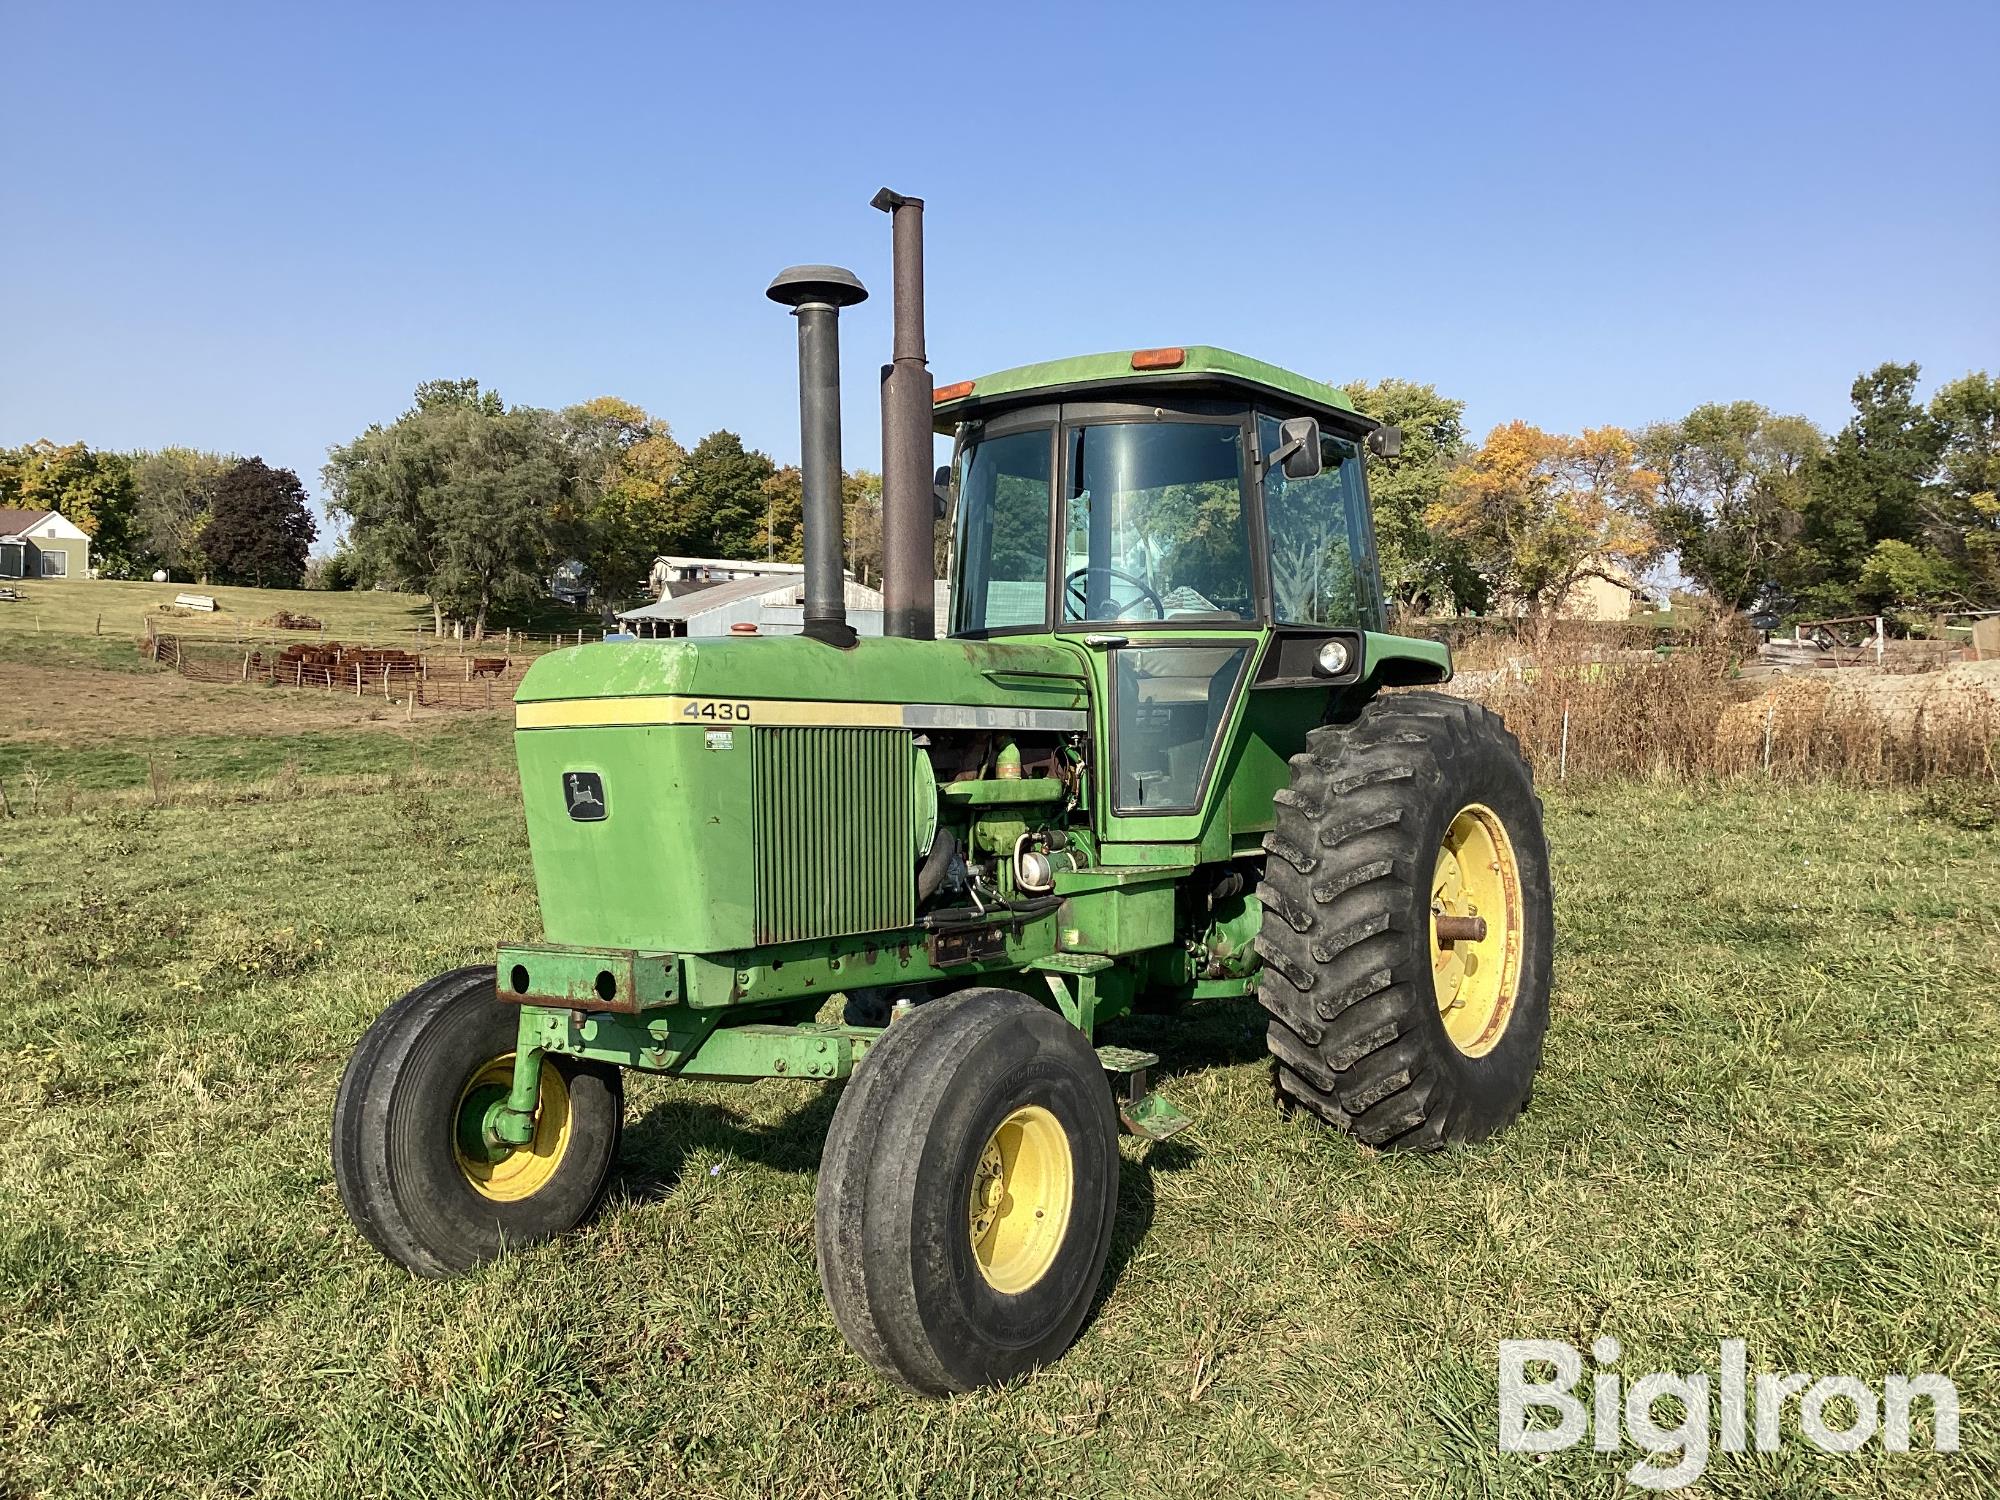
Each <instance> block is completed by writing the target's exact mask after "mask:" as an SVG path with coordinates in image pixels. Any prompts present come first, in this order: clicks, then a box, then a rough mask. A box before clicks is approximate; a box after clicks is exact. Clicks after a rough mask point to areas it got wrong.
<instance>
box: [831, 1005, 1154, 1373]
mask: <svg viewBox="0 0 2000 1500" xmlns="http://www.w3.org/2000/svg"><path fill="white" fill-rule="evenodd" d="M1024 1103H1037V1104H1041V1105H1043V1106H1044V1107H1045V1108H1048V1109H1050V1111H1051V1112H1052V1113H1053V1114H1055V1116H1056V1118H1057V1119H1058V1120H1059V1121H1061V1123H1062V1124H1063V1126H1064V1129H1065V1131H1066V1133H1067V1135H1068V1137H1069V1143H1070V1151H1071V1159H1072V1163H1073V1169H1074V1197H1073V1201H1072V1205H1071V1210H1070V1212H1071V1219H1070V1228H1069V1231H1068V1233H1067V1234H1066V1235H1065V1237H1064V1240H1063V1243H1062V1245H1061V1247H1060V1248H1059V1249H1058V1251H1057V1252H1056V1258H1055V1261H1054V1262H1053V1263H1052V1264H1051V1265H1050V1267H1049V1269H1048V1271H1047V1272H1046V1273H1045V1274H1044V1276H1043V1277H1042V1278H1041V1280H1040V1281H1038V1282H1036V1283H1035V1285H1034V1286H1032V1287H1030V1288H1028V1289H1027V1290H1025V1291H1024V1292H1022V1293H1020V1294H1018V1295H1016V1296H1006V1295H1004V1294H1001V1293H999V1292H996V1291H994V1290H993V1289H992V1288H991V1287H989V1286H987V1285H986V1283H985V1281H984V1278H983V1276H982V1274H981V1272H980V1271H979V1269H978V1267H977V1265H976V1263H974V1262H973V1260H972V1256H971V1245H970V1242H969V1240H968V1239H967V1237H966V1233H965V1217H964V1216H965V1207H964V1205H965V1203H966V1195H967V1193H968V1191H969V1188H970V1172H971V1169H972V1166H973V1165H974V1164H975V1163H976V1161H977V1159H978V1156H979V1152H980V1150H981V1149H982V1148H983V1147H984V1145H985V1143H986V1140H987V1138H988V1137H989V1136H990V1135H991V1134H992V1131H993V1129H994V1128H995V1127H997V1125H998V1124H999V1122H1000V1120H1001V1119H1003V1118H1004V1117H1005V1116H1006V1115H1007V1114H1009V1113H1011V1112H1012V1111H1013V1110H1014V1109H1015V1108H1017V1107H1019V1106H1020V1105H1021V1104H1024ZM1118 1160H1119V1158H1118V1118H1117V1111H1116V1109H1115V1107H1114V1106H1113V1103H1112V1099H1111V1089H1110V1084H1109V1081H1108V1079H1107V1078H1106V1077H1105V1074H1104V1070H1103V1066H1102V1064H1101V1063H1100V1062H1099V1061H1098V1058H1097V1054H1096V1052H1095V1051H1094V1050H1093V1049H1092V1048H1091V1046H1090V1043H1089V1042H1088V1041H1087V1040H1086V1039H1085V1038H1084V1036H1083V1034H1082V1033H1081V1032H1079V1031H1078V1030H1077V1029H1076V1028H1075V1027H1073V1026H1071V1025H1070V1024H1069V1022H1067V1021H1065V1020H1064V1019H1063V1018H1062V1017H1061V1016H1059V1015H1057V1014H1056V1013H1055V1012H1054V1011H1052V1010H1050V1009H1049V1008H1048V1007H1047V1006H1044V1005H1042V1004H1040V1003H1039V1002H1037V1001H1034V1000H1031V999H1029V998H1028V997H1027V996H1025V995H1021V994H1017V993H1015V992H1013V991H1009V990H993V989H974V990H968V991H964V992H961V993H959V994H957V995H952V996H948V997H945V998H943V999H938V1000H933V1001H930V1002H928V1003H926V1004H924V1005H920V1006H918V1007H917V1008H916V1009H915V1010H913V1011H911V1012H910V1013H908V1014H907V1015H903V1016H901V1017H899V1018H898V1019H897V1020H896V1021H895V1022H894V1024H892V1025H891V1026H890V1027H889V1030H888V1032H887V1033H886V1034H885V1035H884V1036H883V1038H882V1040H881V1041H879V1042H878V1043H876V1044H875V1046H874V1047H873V1048H872V1049H871V1050H870V1051H869V1053H868V1055H867V1056H866V1057H864V1058H863V1059H862V1061H861V1064H860V1066H859V1067H857V1068H856V1070H855V1073H854V1076H853V1078H852V1080H850V1082H849V1083H848V1085H847V1088H846V1092H845V1093H844V1094H843V1095H842V1096H841V1100H840V1104H839V1106H838V1108H837V1109H836V1110H835V1112H834V1117H833V1124H832V1126H831V1128H830V1129H829V1130H828V1132H827V1138H826V1147H825V1151H824V1153H823V1155H822V1156H821V1158H820V1176H819V1185H818V1189H817V1194H816V1201H815V1220H816V1234H817V1248H818V1259H819V1273H820V1283H821V1285H822V1286H823V1287H824V1288H825V1291H826V1297H827V1303H828V1305H829V1306H830V1307H831V1308H832V1310H833V1318H834V1322H835V1323H836V1324H837V1325H838V1326H839V1328H840V1331H841V1333H842V1334H843V1335H845V1337H846V1339H847V1341H848V1343H849V1344H850V1345H852V1346H853V1348H854V1350H855V1352H856V1353H858V1354H859V1355H860V1356H861V1357H862V1358H863V1359H864V1360H866V1361H867V1362H868V1363H869V1364H870V1365H871V1366H873V1367H874V1368H875V1369H876V1370H878V1371H879V1372H881V1373H882V1374H883V1375H886V1376H888V1377H889V1378H890V1379H892V1380H896V1381H899V1382H901V1383H902V1384H904V1385H907V1386H910V1387H911V1388H913V1389H915V1390H918V1391H921V1392H924V1393H926V1394H933V1395H942V1394H945V1393H947V1392H952V1391H964V1390H971V1389H973V1388H975V1387H977V1386H983V1385H992V1384H996V1383H998V1382H1000V1381H1004V1380H1007V1379H1010V1378H1012V1377H1014V1376H1016V1375H1019V1374H1022V1373H1025V1372H1026V1371H1028V1370H1030V1369H1033V1368H1035V1367H1037V1366H1039V1365H1042V1364H1045V1363H1047V1362H1048V1361H1049V1360H1052V1359H1054V1358H1055V1357H1056V1356H1057V1355H1059V1354H1060V1353H1062V1351H1063V1350H1064V1349H1066V1348H1068V1347H1069V1344H1070V1343H1071V1341H1072V1340H1073V1339H1074V1338H1075V1337H1076V1333H1077V1330H1078V1329H1079V1328H1080V1327H1081V1326H1082V1324H1083V1320H1084V1318H1085V1317H1086V1315H1087V1314H1088V1313H1089V1310H1090V1304H1091V1301H1092V1299H1093V1297H1094V1296H1095V1295H1096V1291H1097V1287H1098V1283H1099V1281H1100V1280H1101V1279H1102V1276H1103V1273H1104V1263H1105V1260H1106V1258H1107V1256H1108V1255H1109V1253H1110V1247H1111V1230H1112V1223H1113V1219H1114V1217H1115V1214H1116V1209H1117V1198H1118Z"/></svg>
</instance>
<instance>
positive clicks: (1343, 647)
mask: <svg viewBox="0 0 2000 1500" xmlns="http://www.w3.org/2000/svg"><path fill="white" fill-rule="evenodd" d="M1347 659H1348V652H1347V642H1345V641H1328V642H1327V643H1326V644H1325V645H1324V646H1321V647H1320V648H1319V669H1320V670H1321V671H1322V672H1324V673H1326V675H1327V676H1329V677H1338V676H1339V675H1340V674H1341V673H1342V672H1345V671H1346V670H1347Z"/></svg>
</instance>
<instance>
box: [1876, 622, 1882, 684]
mask: <svg viewBox="0 0 2000 1500" xmlns="http://www.w3.org/2000/svg"><path fill="white" fill-rule="evenodd" d="M1882 645H1883V643H1882V617H1881V616H1880V615H1877V616H1876V617H1875V670H1876V671H1878V672H1879V671H1881V670H1882Z"/></svg>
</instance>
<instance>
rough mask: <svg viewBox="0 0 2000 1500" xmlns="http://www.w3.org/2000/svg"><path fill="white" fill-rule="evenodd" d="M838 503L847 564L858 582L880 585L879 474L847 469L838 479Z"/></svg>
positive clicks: (880, 500) (880, 527) (880, 520)
mask: <svg viewBox="0 0 2000 1500" xmlns="http://www.w3.org/2000/svg"><path fill="white" fill-rule="evenodd" d="M840 505H841V511H842V515H841V524H842V528H843V529H844V530H845V532H846V537H845V539H844V541H845V546H844V547H843V549H842V550H843V552H844V553H845V556H846V559H847V567H848V569H849V571H851V572H852V573H853V574H854V576H855V578H856V579H857V580H858V581H860V582H862V583H865V584H869V585H871V586H872V587H875V588H880V587H881V586H882V476H881V475H880V474H878V473H876V472H875V471H874V470H873V469H850V470H848V472H847V473H846V474H844V475H842V476H841V480H840ZM802 555H803V554H802Z"/></svg>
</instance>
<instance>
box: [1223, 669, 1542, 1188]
mask: <svg viewBox="0 0 2000 1500" xmlns="http://www.w3.org/2000/svg"><path fill="white" fill-rule="evenodd" d="M1265 849H1266V851H1267V852H1268V854H1269V859H1268V860H1267V862H1266V867H1265V875H1264V883H1263V885H1261V886H1260V887H1259V888H1258V896H1259V898H1260V900H1261V901H1262V903H1263V907H1264V920H1263V927H1262V930H1261V932H1260V933H1259V935H1258V938H1257V951H1258V953H1259V954H1260V955H1261V956H1262V958H1263V960H1264V972H1263V974H1262V976H1261V978H1260V979H1259V981H1258V991H1257V994H1258V999H1259V1001H1260V1002H1261V1003H1262V1005H1263V1007H1264V1009H1265V1010H1266V1011H1268V1012H1269V1013H1270V1023H1269V1026H1268V1028H1267V1033H1266V1034H1267V1037H1268V1040H1269V1045H1270V1049H1271V1054H1272V1058H1273V1061H1274V1076H1275V1079H1276V1084H1277V1090H1278V1095H1279V1098H1280V1099H1281V1100H1282V1101H1284V1102H1285V1103H1287V1104H1289V1105H1291V1106H1293V1107H1294V1108H1298V1109H1302V1110H1304V1111H1305V1112H1307V1113H1308V1114H1311V1115H1314V1116H1317V1117H1318V1118H1319V1119H1321V1120H1324V1121H1325V1122H1326V1123H1328V1124H1330V1125H1334V1126H1337V1127H1339V1128H1340V1129H1343V1130H1346V1131H1348V1132H1349V1133H1351V1134H1353V1135H1355V1136H1356V1137H1358V1138H1359V1139H1361V1140H1362V1141H1364V1142H1366V1143H1367V1144H1369V1145H1371V1146H1382V1147H1415V1148H1418V1149H1425V1148H1436V1147H1439V1146H1443V1145H1447V1144H1450V1143H1454V1142H1461V1141H1475V1140H1479V1139H1481V1138H1482V1137H1484V1136H1488V1135H1491V1134H1493V1133H1494V1132H1495V1131H1497V1130H1500V1129H1502V1128H1504V1127H1505V1126H1506V1125H1508V1124H1509V1123H1510V1122H1511V1121H1513V1120H1514V1118H1515V1117H1516V1116H1518V1115H1519V1114H1520V1113H1521V1111H1522V1110H1523V1109H1524V1108H1525V1107H1526V1105H1527V1101H1528V1094H1529V1091H1530V1090H1531V1088H1532V1087H1533V1085H1534V1080H1535V1070H1536V1068H1537V1067H1538V1066H1539V1064H1540V1062H1541V1055H1542V1036H1543V1033H1544V1032H1545V1031H1546V1030H1547V1029H1548V1021H1549V961H1550V956H1551V949H1552V947H1553V946H1554V923H1553V919H1552V916H1551V905H1552V902H1551V893H1550V883H1549V852H1548V845H1547V843H1546V841H1545V840H1544V838H1543V836H1542V810H1541V803H1540V802H1539V801H1538V800H1537V799H1536V797H1535V790H1534V785H1533V782H1532V781H1531V779H1530V777H1529V774H1528V767H1527V764H1526V763H1525V762H1524V761H1523V760H1522V758H1521V751H1520V746H1519V745H1518V744H1517V743H1516V742H1515V739H1514V736H1513V735H1511V734H1509V733H1508V732H1507V729H1506V727H1505V726H1504V725H1503V724H1502V723H1501V722H1500V718H1499V716H1498V715H1497V714H1495V713H1493V712H1492V711H1491V710H1489V709H1486V708H1482V707H1480V706H1479V705H1478V704H1475V703H1470V702H1467V701H1466V700H1464V699H1461V698H1452V697H1448V696H1446V695H1444V694H1442V693H1406V694H1398V695H1395V696H1392V697H1388V698H1378V699H1375V700H1373V701H1372V702H1370V703H1368V704H1367V705H1366V706H1365V707H1364V708H1363V709H1362V710H1361V711H1360V713H1359V714H1358V715H1357V716H1356V717H1355V718H1354V719H1353V720H1352V721H1351V722H1348V723H1342V724H1329V725H1326V726H1324V727H1322V728H1320V729H1316V730H1314V731H1313V732H1312V733H1311V735H1309V736H1308V738H1307V742H1306V749H1305V751H1304V753H1303V754H1300V755H1296V756H1294V757H1293V758H1292V784H1291V786H1290V787H1289V788H1287V789H1285V790H1283V791H1281V792H1279V793H1278V816H1277V828H1276V830H1275V832H1273V833H1272V835H1271V836H1270V837H1269V838H1268V839H1267V840H1266V842H1265Z"/></svg>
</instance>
